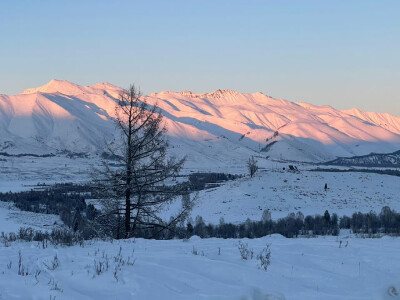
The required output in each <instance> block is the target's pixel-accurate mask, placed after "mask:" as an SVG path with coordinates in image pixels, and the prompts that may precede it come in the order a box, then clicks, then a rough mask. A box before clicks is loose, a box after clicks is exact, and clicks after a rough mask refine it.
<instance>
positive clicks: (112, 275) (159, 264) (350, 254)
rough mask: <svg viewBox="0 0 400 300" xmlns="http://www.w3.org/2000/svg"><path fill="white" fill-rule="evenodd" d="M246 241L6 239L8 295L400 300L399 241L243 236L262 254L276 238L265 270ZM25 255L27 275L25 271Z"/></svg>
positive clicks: (4, 292) (2, 254) (3, 259)
mask: <svg viewBox="0 0 400 300" xmlns="http://www.w3.org/2000/svg"><path fill="white" fill-rule="evenodd" d="M339 240H343V243H342V247H341V248H339ZM238 242H239V240H229V239H228V240H222V239H206V240H201V239H199V238H196V237H193V238H191V239H190V240H189V241H186V242H185V241H182V240H171V241H155V240H142V239H138V240H136V241H135V242H134V241H133V240H126V241H114V242H112V243H110V242H101V241H97V242H89V243H85V245H84V247H81V246H74V247H67V248H64V247H57V248H55V247H54V246H49V247H48V248H46V249H42V248H41V245H40V243H39V244H37V243H35V242H33V243H19V242H16V243H12V244H11V246H10V247H3V245H1V246H0V299H8V300H10V299H26V300H29V299H57V300H62V299H81V300H89V299H96V300H103V299H104V300H106V299H107V300H108V299H121V300H122V299H124V300H125V299H137V300H147V299H152V300H157V299H160V300H161V299H162V300H179V299H182V300H186V299H207V300H211V299H215V300H221V299H230V300H231V299H237V300H243V299H254V300H262V299H270V300H271V299H275V300H276V299H287V300H290V299H293V300H302V299H304V300H312V299H316V300H320V299H331V300H333V299H346V300H351V299H358V300H361V299H376V300H378V299H387V300H388V299H392V300H395V299H400V296H399V290H400V271H399V270H400V251H398V249H399V248H400V239H398V238H390V237H384V238H380V239H360V238H348V237H345V236H342V237H318V238H309V239H304V238H298V239H286V238H283V237H282V236H279V235H273V236H271V237H265V238H261V239H254V240H244V241H243V242H245V243H248V246H249V248H250V249H253V251H254V253H255V256H256V255H257V254H258V253H259V252H260V251H261V250H262V249H263V248H264V247H265V246H266V245H267V244H270V249H271V265H270V267H269V268H268V271H267V272H265V271H264V270H261V269H259V268H258V261H257V259H256V258H253V259H250V260H247V261H243V260H242V259H241V257H240V254H239V251H238ZM346 244H347V247H345V245H346ZM194 250H197V252H198V255H194V254H193V252H194ZM19 253H20V254H21V268H23V269H24V271H25V275H26V276H21V275H18V261H19ZM119 253H120V254H119ZM55 257H57V261H58V265H57V264H54V260H55ZM116 261H119V263H118V262H116ZM107 262H108V263H107ZM132 262H134V264H133V265H132V264H131V263H132ZM100 265H101V266H102V267H101V268H102V269H101V271H99V270H100V269H99V268H100V267H99V266H100ZM96 267H97V272H96ZM26 273H28V274H26ZM35 275H36V276H35ZM35 277H36V278H35Z"/></svg>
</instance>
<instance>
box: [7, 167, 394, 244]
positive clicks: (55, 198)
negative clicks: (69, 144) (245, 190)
mask: <svg viewBox="0 0 400 300" xmlns="http://www.w3.org/2000/svg"><path fill="white" fill-rule="evenodd" d="M207 176H208V175H207ZM214 176H215V177H214ZM193 178H195V177H193ZM212 178H214V179H215V181H219V180H226V178H228V179H229V178H230V177H229V176H227V177H224V176H222V177H220V176H219V175H218V176H216V175H213V176H212ZM221 178H223V179H221ZM205 181H209V180H198V178H197V179H196V181H194V182H197V183H198V184H195V185H194V186H195V187H196V186H197V187H200V186H202V185H203V183H204V182H205ZM93 194H95V192H94V191H93V188H91V187H88V186H80V185H74V184H58V185H55V186H53V187H52V188H50V189H48V190H45V191H27V192H18V193H0V201H8V202H14V203H15V205H16V207H18V208H20V209H21V210H25V211H32V212H37V213H47V214H58V215H59V216H60V218H61V220H62V221H63V222H64V224H65V225H67V226H68V227H69V228H70V229H71V231H72V232H75V233H80V234H81V236H82V238H85V239H90V238H94V237H100V238H104V237H110V238H116V239H118V238H122V237H123V236H124V232H123V231H124V229H123V228H124V226H123V224H124V219H123V216H121V215H106V214H104V213H103V212H101V211H100V210H98V209H96V208H95V207H94V206H93V205H92V204H89V205H87V204H86V202H85V197H86V196H89V197H90V198H93ZM163 225H165V227H168V230H163V231H160V230H159V229H157V230H150V229H145V228H140V227H139V228H137V230H136V232H135V236H136V237H143V238H155V239H173V238H189V237H191V236H193V235H198V236H200V237H202V238H210V237H218V238H258V237H263V236H266V235H269V234H274V233H278V234H282V235H283V236H285V237H288V238H293V237H298V236H313V235H338V234H339V232H340V229H351V230H352V232H354V233H357V234H365V235H367V236H376V235H380V234H392V235H400V213H398V212H396V211H394V210H391V209H390V208H389V207H387V206H385V207H383V208H382V210H381V212H380V213H375V212H372V211H371V212H369V213H361V212H357V213H354V214H353V215H352V216H343V217H341V218H339V217H338V215H337V214H335V213H333V214H331V213H329V211H327V210H326V211H325V212H324V214H323V215H318V214H317V215H308V216H304V215H303V214H302V213H301V212H297V213H296V214H294V213H291V214H289V215H288V216H286V217H284V218H280V219H278V220H276V221H275V220H272V218H271V212H270V211H269V210H265V211H264V212H263V214H262V218H261V220H259V221H251V220H250V219H247V220H246V221H245V222H244V223H241V224H232V223H226V222H225V221H224V220H223V219H222V218H221V220H220V222H219V224H216V225H214V224H206V223H205V222H204V219H203V218H202V217H201V216H197V217H196V218H195V220H191V219H189V220H187V222H186V224H184V225H183V224H175V223H173V222H165V224H163Z"/></svg>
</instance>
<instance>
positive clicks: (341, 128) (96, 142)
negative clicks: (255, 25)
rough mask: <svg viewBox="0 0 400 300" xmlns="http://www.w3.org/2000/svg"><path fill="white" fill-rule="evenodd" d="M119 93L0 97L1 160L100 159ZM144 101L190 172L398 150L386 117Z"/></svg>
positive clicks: (233, 103) (52, 89) (216, 99)
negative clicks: (258, 160) (9, 156)
mask: <svg viewBox="0 0 400 300" xmlns="http://www.w3.org/2000/svg"><path fill="white" fill-rule="evenodd" d="M120 92H121V88H119V87H116V86H114V85H112V84H109V83H99V84H95V85H92V86H80V85H77V84H74V83H70V82H68V81H62V80H52V81H50V82H49V83H47V84H45V85H44V86H41V87H38V88H32V89H28V90H25V91H24V92H23V93H21V94H19V95H13V96H7V95H0V152H7V153H34V154H45V153H56V152H58V151H62V150H68V151H73V152H88V153H100V152H102V151H103V150H104V147H105V142H106V141H110V140H112V139H113V138H114V137H115V136H116V132H115V126H114V123H113V117H114V116H115V112H114V107H115V103H116V102H115V101H116V99H117V98H118V94H119V93H120ZM146 99H147V100H148V102H149V103H150V104H155V103H157V104H158V105H159V107H160V108H161V110H162V112H163V114H164V115H165V124H166V126H167V128H168V136H169V139H170V144H171V146H172V149H171V152H172V154H173V155H178V156H181V155H187V158H188V164H189V165H191V166H194V167H196V166H203V165H204V164H210V163H211V164H214V165H218V166H224V165H226V164H227V163H230V164H237V163H239V162H240V161H242V160H243V159H244V158H245V159H246V158H247V157H249V156H250V155H254V154H256V153H258V152H259V151H260V150H261V149H264V148H265V147H267V148H265V151H264V152H261V155H263V156H268V157H270V158H274V159H286V160H297V161H327V160H331V159H334V158H336V157H337V156H353V155H363V154H369V153H370V152H377V153H389V152H394V151H396V150H398V149H399V148H400V118H399V117H395V116H391V115H389V114H378V113H368V112H362V111H359V110H356V109H353V110H350V111H340V110H336V109H334V108H332V107H330V106H315V105H311V104H307V103H294V102H290V101H286V100H283V99H275V98H272V97H270V96H267V95H264V94H262V93H253V94H246V93H238V92H235V91H231V90H217V91H215V92H213V93H207V94H197V93H193V92H190V91H184V92H161V93H155V94H150V95H148V96H146ZM275 132H277V135H276V134H275V135H274V133H275ZM274 142H275V143H274Z"/></svg>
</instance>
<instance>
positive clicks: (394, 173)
mask: <svg viewBox="0 0 400 300" xmlns="http://www.w3.org/2000/svg"><path fill="white" fill-rule="evenodd" d="M310 171H313V172H359V173H375V174H383V175H392V176H400V170H396V169H386V170H379V169H346V170H340V169H336V168H326V169H323V168H317V169H312V170H310Z"/></svg>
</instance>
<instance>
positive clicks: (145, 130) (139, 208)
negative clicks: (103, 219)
mask: <svg viewBox="0 0 400 300" xmlns="http://www.w3.org/2000/svg"><path fill="white" fill-rule="evenodd" d="M115 113H116V126H117V128H118V129H119V131H120V133H121V137H122V139H121V143H118V142H117V143H116V144H115V145H113V146H109V152H110V154H111V155H110V157H113V158H114V160H116V162H114V163H113V164H110V163H109V162H104V168H103V169H102V170H101V171H100V172H98V173H97V175H98V176H97V180H96V181H97V183H98V184H99V183H100V186H102V187H103V188H104V190H105V191H106V192H107V197H106V198H108V199H106V201H110V202H112V201H111V199H114V201H113V203H114V205H109V207H113V209H112V210H111V211H110V212H112V213H114V214H116V215H117V216H118V219H119V220H120V219H121V218H123V219H124V221H123V222H124V233H123V236H124V237H125V238H129V237H131V236H133V235H134V234H135V231H136V230H139V229H140V230H146V229H156V228H159V230H160V231H162V230H164V229H169V228H170V227H171V228H172V227H173V226H172V225H176V223H178V222H180V221H182V219H184V218H185V217H186V216H187V214H188V213H189V211H190V209H191V201H187V199H186V200H185V201H183V204H182V208H181V210H180V211H179V212H178V213H177V214H176V215H174V216H173V217H172V218H171V219H170V220H169V221H168V222H165V221H163V220H162V219H161V218H160V217H159V216H158V215H159V213H160V211H161V210H162V209H163V208H164V206H165V205H166V204H167V203H170V202H172V201H173V200H174V199H176V197H177V196H178V195H183V194H184V193H185V192H184V191H183V190H182V188H181V186H180V185H178V184H173V179H174V178H175V176H176V175H178V173H179V171H180V169H181V168H182V166H183V163H184V159H180V160H176V159H168V158H167V155H166V151H167V148H168V142H167V140H166V139H165V133H166V128H165V126H164V125H163V123H162V120H163V116H162V114H161V112H160V110H159V109H158V107H157V105H148V104H147V103H146V99H144V98H143V97H142V96H141V93H140V91H139V90H138V89H137V88H136V87H135V86H134V85H131V86H130V87H129V89H128V90H124V91H123V92H121V94H120V96H119V99H118V102H117V105H116V108H115ZM186 198H187V197H186ZM115 203H116V205H115ZM118 226H119V225H118ZM118 235H119V229H118Z"/></svg>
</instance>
